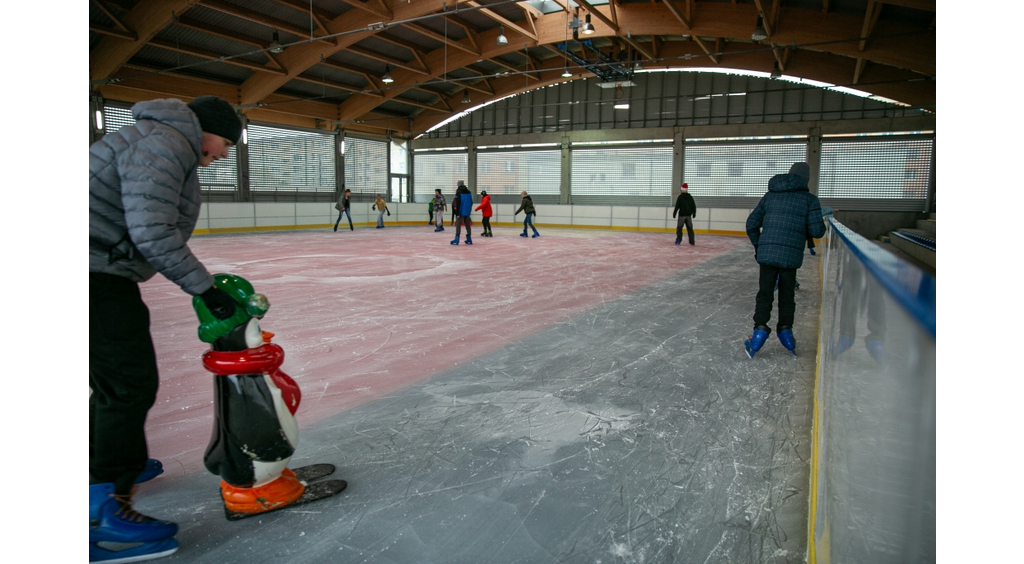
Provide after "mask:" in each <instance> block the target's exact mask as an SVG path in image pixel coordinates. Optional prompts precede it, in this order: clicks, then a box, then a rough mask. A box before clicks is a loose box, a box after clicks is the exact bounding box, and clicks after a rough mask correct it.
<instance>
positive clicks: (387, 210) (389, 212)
mask: <svg viewBox="0 0 1024 564" xmlns="http://www.w3.org/2000/svg"><path fill="white" fill-rule="evenodd" d="M384 211H385V212H387V214H388V217H391V210H389V209H387V208H384Z"/></svg>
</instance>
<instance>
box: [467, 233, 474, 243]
mask: <svg viewBox="0 0 1024 564" xmlns="http://www.w3.org/2000/svg"><path fill="white" fill-rule="evenodd" d="M466 244H467V245H472V244H473V240H472V239H470V238H469V235H466Z"/></svg>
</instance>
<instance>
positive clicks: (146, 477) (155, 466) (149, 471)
mask: <svg viewBox="0 0 1024 564" xmlns="http://www.w3.org/2000/svg"><path fill="white" fill-rule="evenodd" d="M163 473H164V465H163V464H161V463H160V461H159V460H157V459H155V458H150V459H149V460H147V461H146V469H145V470H143V471H142V474H139V477H138V478H135V483H136V484H141V483H143V482H148V481H150V480H152V479H153V478H156V477H157V476H159V475H160V474H163Z"/></svg>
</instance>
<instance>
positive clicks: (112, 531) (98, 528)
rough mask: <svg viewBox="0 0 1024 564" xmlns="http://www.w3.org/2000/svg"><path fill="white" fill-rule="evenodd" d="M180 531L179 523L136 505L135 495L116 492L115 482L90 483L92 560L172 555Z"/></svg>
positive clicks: (139, 558) (176, 546) (138, 559)
mask: <svg viewBox="0 0 1024 564" xmlns="http://www.w3.org/2000/svg"><path fill="white" fill-rule="evenodd" d="M177 533H178V525H176V524H175V523H170V522H167V521H161V520H159V519H153V518H152V517H147V516H145V515H143V514H141V513H139V512H138V511H135V510H134V509H132V505H131V495H115V494H114V484H112V483H106V484H90V485H89V562H140V561H143V560H152V559H154V558H160V557H162V556H168V555H170V554H173V553H174V552H175V551H177V550H178V541H176V540H174V538H172V537H174V535H176V534H177ZM100 543H104V546H101V545H100ZM110 543H113V544H110Z"/></svg>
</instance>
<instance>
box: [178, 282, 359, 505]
mask: <svg viewBox="0 0 1024 564" xmlns="http://www.w3.org/2000/svg"><path fill="white" fill-rule="evenodd" d="M214 284H215V285H216V286H217V288H219V289H221V290H223V291H224V292H226V293H227V294H228V295H229V296H231V297H232V298H233V299H234V300H235V301H236V302H237V303H238V307H236V308H235V315H233V316H232V317H230V318H228V319H225V320H221V319H217V318H216V317H215V316H213V314H212V313H210V311H209V310H208V309H207V308H206V306H205V303H204V302H203V301H202V300H200V299H198V298H197V299H194V300H193V302H192V307H193V308H194V309H195V311H196V315H197V316H198V317H199V321H200V326H199V339H200V340H201V341H204V342H207V343H210V344H211V345H212V348H211V349H210V350H208V351H206V353H205V354H203V366H204V367H205V368H206V369H207V370H209V371H210V372H212V373H213V374H214V375H215V377H214V380H213V381H214V423H213V425H214V429H213V434H212V436H211V438H210V443H209V445H208V446H207V448H206V454H205V455H204V457H203V462H204V463H205V465H206V468H207V470H209V471H210V472H211V473H213V474H215V475H218V476H220V477H221V483H220V494H221V500H222V501H223V503H224V513H225V515H226V516H227V518H228V519H229V520H236V519H242V518H245V517H250V516H253V515H261V514H263V513H267V512H269V511H275V510H278V509H283V508H285V507H291V506H293V505H296V504H302V503H308V502H311V501H316V500H318V499H323V498H325V497H330V496H333V495H335V494H337V493H339V492H341V491H343V490H344V489H345V488H346V487H347V485H348V484H347V483H346V482H345V481H344V480H327V481H324V482H318V483H316V484H310V483H309V482H310V481H312V480H316V479H319V478H323V477H325V476H327V475H330V473H331V472H333V471H334V467H333V466H332V465H330V464H319V465H313V466H309V467H303V468H301V470H302V473H301V475H300V473H299V472H298V471H293V470H290V469H288V462H289V461H290V460H291V457H292V454H293V453H294V452H295V446H296V445H297V444H298V424H297V423H296V421H295V412H296V411H297V410H298V406H299V402H300V401H301V397H302V394H301V392H300V390H299V386H298V384H296V383H295V381H294V380H292V378H291V377H290V376H288V375H287V374H285V373H284V372H283V371H281V369H280V367H281V365H282V364H283V363H284V350H283V349H282V348H281V347H280V346H278V345H276V344H274V343H272V342H271V338H272V337H273V333H268V332H265V331H262V330H261V328H260V325H259V320H260V319H262V318H263V316H264V315H265V314H266V312H267V310H269V309H270V302H269V301H268V300H267V298H266V296H264V295H263V294H257V293H256V292H255V291H254V290H253V287H252V285H251V284H249V282H248V281H247V280H245V279H244V278H241V277H240V276H235V275H231V274H216V275H214Z"/></svg>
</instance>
